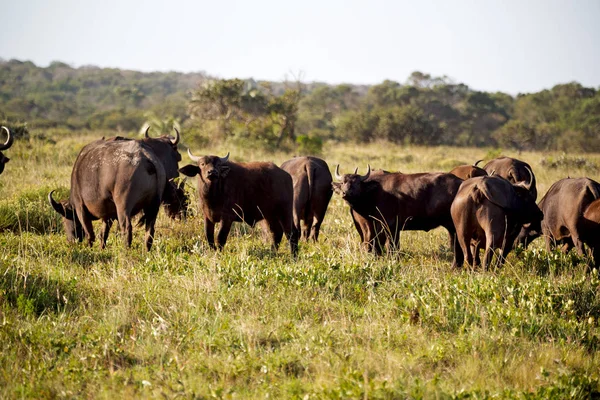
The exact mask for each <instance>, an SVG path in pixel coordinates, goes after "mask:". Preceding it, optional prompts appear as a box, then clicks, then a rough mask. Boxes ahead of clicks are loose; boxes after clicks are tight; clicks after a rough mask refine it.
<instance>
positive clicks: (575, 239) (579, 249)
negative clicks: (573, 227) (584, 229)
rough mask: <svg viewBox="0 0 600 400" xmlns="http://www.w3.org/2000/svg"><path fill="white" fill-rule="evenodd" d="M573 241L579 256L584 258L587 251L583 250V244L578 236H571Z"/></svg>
mask: <svg viewBox="0 0 600 400" xmlns="http://www.w3.org/2000/svg"><path fill="white" fill-rule="evenodd" d="M571 239H573V244H574V245H575V249H576V250H577V254H579V255H580V256H584V255H585V250H584V248H583V242H582V241H581V239H580V238H578V237H577V236H571Z"/></svg>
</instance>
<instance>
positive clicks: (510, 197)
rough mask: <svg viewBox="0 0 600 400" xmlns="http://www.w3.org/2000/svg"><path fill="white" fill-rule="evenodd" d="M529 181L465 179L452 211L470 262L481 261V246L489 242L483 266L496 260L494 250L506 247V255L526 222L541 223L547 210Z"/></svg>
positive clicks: (477, 262) (458, 233) (457, 230)
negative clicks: (511, 181)
mask: <svg viewBox="0 0 600 400" xmlns="http://www.w3.org/2000/svg"><path fill="white" fill-rule="evenodd" d="M530 189H531V188H530V187H529V185H528V184H526V183H522V182H520V183H514V184H511V183H510V182H509V181H507V180H506V179H504V178H501V177H499V176H482V177H476V178H471V179H469V180H466V181H464V182H463V184H462V185H461V186H460V189H459V190H458V193H457V194H456V198H455V199H454V201H453V202H452V207H451V213H452V220H453V221H454V226H455V227H456V234H457V236H458V241H459V243H460V246H461V248H462V251H463V252H464V254H465V258H466V262H467V264H469V265H472V266H473V267H475V266H477V265H478V264H479V249H480V248H481V244H482V243H483V242H484V243H485V256H484V260H483V267H484V269H486V268H487V267H488V266H489V265H490V262H491V260H492V256H493V250H496V249H502V258H501V259H500V264H501V263H502V262H503V261H504V258H506V256H507V255H508V253H509V252H510V250H511V249H512V246H513V243H514V241H515V238H516V237H517V235H518V234H519V231H520V229H521V227H522V226H523V224H527V223H531V224H536V223H537V224H539V223H540V221H541V220H542V217H543V214H542V212H541V211H540V209H539V208H538V206H537V205H536V204H535V198H534V197H533V195H532V194H531V192H530Z"/></svg>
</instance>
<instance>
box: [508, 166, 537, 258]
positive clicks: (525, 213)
mask: <svg viewBox="0 0 600 400" xmlns="http://www.w3.org/2000/svg"><path fill="white" fill-rule="evenodd" d="M525 168H526V169H527V172H528V173H529V181H528V182H517V183H513V184H512V185H513V188H514V189H515V193H516V194H517V196H518V198H519V200H520V203H521V207H520V212H519V214H520V217H521V218H520V219H521V220H522V222H523V226H522V228H521V231H520V232H519V235H518V236H517V238H516V239H515V244H522V245H523V246H524V247H527V245H528V244H529V243H531V241H533V240H534V239H535V238H537V237H539V236H540V235H541V234H542V219H543V218H544V213H543V212H542V210H540V207H539V206H538V205H537V204H536V203H535V196H534V194H533V193H532V192H531V185H532V183H533V172H531V170H530V169H529V168H528V167H525Z"/></svg>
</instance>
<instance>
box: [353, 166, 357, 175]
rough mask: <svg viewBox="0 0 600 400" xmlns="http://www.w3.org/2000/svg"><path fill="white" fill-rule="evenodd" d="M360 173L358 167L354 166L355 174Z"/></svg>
mask: <svg viewBox="0 0 600 400" xmlns="http://www.w3.org/2000/svg"><path fill="white" fill-rule="evenodd" d="M356 174H358V167H356V168H354V175H356Z"/></svg>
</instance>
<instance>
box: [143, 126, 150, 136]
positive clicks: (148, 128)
mask: <svg viewBox="0 0 600 400" xmlns="http://www.w3.org/2000/svg"><path fill="white" fill-rule="evenodd" d="M149 130H150V125H148V127H147V128H146V132H144V137H145V138H146V139H150V135H148V131H149Z"/></svg>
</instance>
